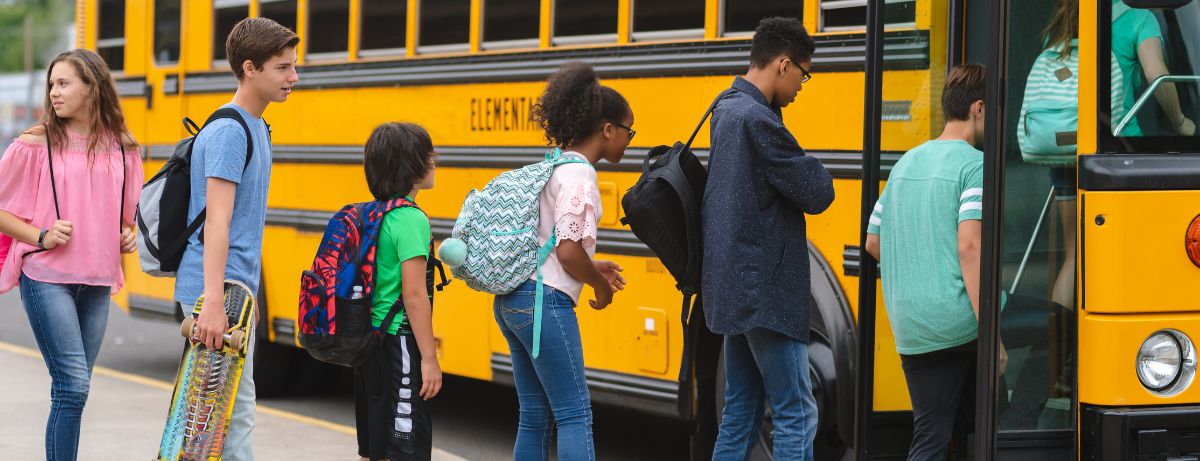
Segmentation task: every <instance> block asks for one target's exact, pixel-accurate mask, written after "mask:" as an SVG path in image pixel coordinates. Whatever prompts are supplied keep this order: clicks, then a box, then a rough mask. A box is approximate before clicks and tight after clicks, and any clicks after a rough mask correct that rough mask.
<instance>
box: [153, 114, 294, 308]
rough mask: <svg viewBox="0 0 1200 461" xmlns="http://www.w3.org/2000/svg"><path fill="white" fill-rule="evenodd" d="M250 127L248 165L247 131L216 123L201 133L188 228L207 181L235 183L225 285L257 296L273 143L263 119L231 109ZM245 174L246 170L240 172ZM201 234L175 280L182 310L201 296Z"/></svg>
mask: <svg viewBox="0 0 1200 461" xmlns="http://www.w3.org/2000/svg"><path fill="white" fill-rule="evenodd" d="M222 107H232V108H234V109H236V110H237V111H238V112H240V113H241V114H242V118H243V119H245V120H246V125H247V126H249V127H250V134H251V137H252V138H253V139H254V154H253V155H252V156H251V158H250V164H249V165H246V131H245V130H243V129H242V126H241V125H240V124H238V122H237V121H236V120H232V119H219V120H216V121H213V122H212V123H211V124H210V125H209V126H207V127H205V128H204V130H203V131H201V132H200V135H199V136H197V137H196V141H195V144H193V145H192V197H191V202H190V203H189V204H188V222H191V221H192V220H193V219H195V218H196V216H197V215H199V214H200V210H201V209H203V208H204V206H205V196H206V194H207V192H208V187H207V185H208V178H221V179H224V180H228V181H233V182H235V183H237V192H236V194H235V196H234V200H233V219H232V220H231V221H230V224H229V257H228V259H227V260H226V263H225V279H226V280H237V281H239V282H242V283H245V284H246V286H248V287H250V289H251V290H253V291H256V292H257V290H258V283H259V277H260V275H261V274H262V240H263V226H265V225H266V219H267V188H268V187H269V186H270V179H271V138H270V134H269V133H268V132H267V124H266V122H264V121H263V119H261V118H256V117H254V116H251V115H250V114H249V113H247V112H246V111H245V109H242V108H241V107H238V106H236V105H234V104H233V103H229V104H226V105H224V106H222ZM243 168H244V170H243ZM203 232H204V228H203V227H201V228H200V230H199V231H197V232H196V233H195V234H192V236H191V238H190V239H189V240H188V246H187V249H186V250H185V251H184V253H183V261H182V262H181V263H180V264H179V271H178V272H177V273H176V278H175V300H176V301H179V303H181V304H183V305H184V306H189V305H195V304H196V299H197V298H199V297H200V295H201V294H202V293H203V292H204V245H203V244H202V243H200V235H201V233H203Z"/></svg>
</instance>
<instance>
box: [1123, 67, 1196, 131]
mask: <svg viewBox="0 0 1200 461" xmlns="http://www.w3.org/2000/svg"><path fill="white" fill-rule="evenodd" d="M1164 82H1197V83H1200V75H1163V76H1161V77H1158V78H1156V79H1154V83H1151V84H1150V88H1146V91H1145V92H1143V93H1142V96H1141V97H1139V98H1138V100H1137V102H1135V103H1133V108H1132V109H1130V110H1129V112H1126V113H1125V117H1124V118H1122V119H1121V123H1119V124H1117V129H1116V130H1113V134H1114V135H1117V136H1120V134H1121V132H1122V131H1125V126H1126V125H1129V122H1132V121H1133V116H1134V115H1136V114H1137V113H1138V111H1139V110H1142V106H1144V105H1146V101H1148V100H1150V96H1151V95H1153V94H1154V90H1157V89H1158V87H1159V85H1161V84H1163V83H1164Z"/></svg>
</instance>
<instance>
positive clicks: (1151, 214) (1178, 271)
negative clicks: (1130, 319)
mask: <svg viewBox="0 0 1200 461" xmlns="http://www.w3.org/2000/svg"><path fill="white" fill-rule="evenodd" d="M1083 198H1084V201H1083V202H1082V203H1083V204H1084V207H1083V215H1082V226H1083V227H1082V230H1083V241H1084V243H1086V245H1084V247H1083V248H1084V249H1083V272H1082V274H1083V275H1084V278H1083V280H1084V284H1083V302H1084V308H1085V309H1087V310H1088V312H1092V313H1120V312H1129V313H1133V312H1183V311H1198V310H1200V299H1197V297H1196V294H1195V291H1194V287H1197V286H1200V268H1198V267H1196V265H1195V264H1193V263H1192V261H1191V260H1190V259H1188V256H1187V251H1186V249H1185V246H1184V236H1185V234H1186V232H1187V228H1188V225H1189V224H1191V222H1192V220H1193V219H1194V218H1196V216H1197V214H1200V207H1198V206H1197V205H1196V204H1197V203H1200V191H1137V192H1124V191H1122V192H1085V193H1084V194H1083Z"/></svg>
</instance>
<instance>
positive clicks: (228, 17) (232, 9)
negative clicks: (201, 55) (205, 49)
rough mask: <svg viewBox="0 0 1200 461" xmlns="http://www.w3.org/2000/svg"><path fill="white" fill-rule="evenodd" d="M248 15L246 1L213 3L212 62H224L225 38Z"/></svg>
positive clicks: (247, 2)
mask: <svg viewBox="0 0 1200 461" xmlns="http://www.w3.org/2000/svg"><path fill="white" fill-rule="evenodd" d="M249 15H250V2H249V1H248V0H216V1H214V2H213V38H212V40H213V48H212V50H213V62H215V63H218V64H220V63H224V62H225V38H226V37H228V36H229V33H230V32H233V26H234V25H235V24H237V22H238V21H241V20H242V19H243V18H245V17H247V16H249Z"/></svg>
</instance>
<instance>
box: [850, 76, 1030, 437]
mask: <svg viewBox="0 0 1200 461" xmlns="http://www.w3.org/2000/svg"><path fill="white" fill-rule="evenodd" d="M986 81H987V78H986V72H985V70H984V67H983V66H980V65H977V64H967V65H962V66H958V67H955V68H954V69H953V70H951V72H950V75H949V76H948V77H947V78H946V88H945V90H944V91H943V93H942V111H943V112H944V114H945V118H946V120H947V122H946V127H945V130H944V131H943V132H942V135H941V136H939V137H938V138H937V139H934V140H931V141H928V142H926V143H924V144H921V145H920V146H917V147H916V148H914V149H912V150H910V151H908V152H907V153H906V154H904V156H903V157H901V158H900V161H899V162H897V163H896V166H895V167H894V168H892V172H891V175H890V177H889V179H888V184H887V188H886V189H884V191H883V194H882V195H881V196H880V197H879V201H878V202H877V203H876V204H875V210H874V211H873V212H872V213H871V218H870V223H869V226H868V228H867V244H866V249H867V252H868V253H870V254H871V256H873V257H875V259H876V260H878V261H879V262H880V273H881V275H882V277H883V298H884V302H885V304H886V308H887V313H888V317H889V319H890V320H891V326H892V331H893V332H894V334H895V338H896V351H897V352H899V353H900V363H901V366H902V367H903V369H904V377H905V380H906V381H907V382H908V388H909V396H910V398H911V400H912V407H913V419H914V421H913V423H914V424H913V441H912V445H911V446H910V448H909V452H908V459H910V460H912V459H918V460H924V459H945V457H946V452H947V449H948V448H949V445H950V440H951V438H952V437H953V438H954V439H955V440H956V441H960V440H961V441H963V442H965V434H966V432H967V431H968V430H969V427H970V422H971V421H973V420H974V418H973V416H972V413H973V410H974V399H975V363H976V359H975V340H976V336H977V334H978V321H977V318H978V314H979V250H980V240H981V230H982V227H983V226H982V222H981V221H982V219H983V152H981V151H980V150H979V149H976V148H975V145H976V144H978V143H980V142H982V141H983V134H984V102H983V99H984V95H985V94H986V91H987V87H986ZM1003 350H1004V347H1003V342H1001V351H1002V352H1001V356H1000V370H1001V372H1003V370H1004V367H1005V366H1006V364H1007V361H1008V358H1007V354H1006V353H1005V352H1003ZM947 402H950V404H947ZM956 445H958V446H959V447H960V448H961V449H965V447H964V445H963V444H962V443H956Z"/></svg>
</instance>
